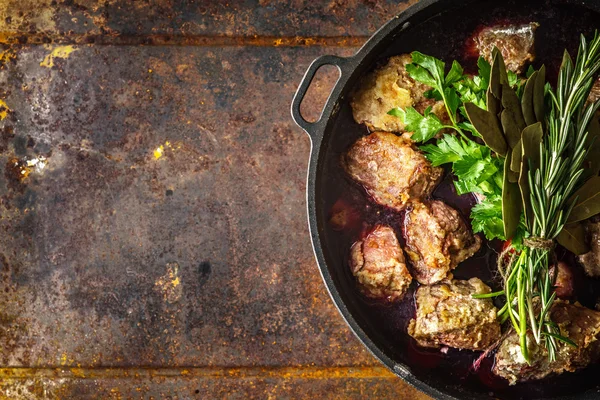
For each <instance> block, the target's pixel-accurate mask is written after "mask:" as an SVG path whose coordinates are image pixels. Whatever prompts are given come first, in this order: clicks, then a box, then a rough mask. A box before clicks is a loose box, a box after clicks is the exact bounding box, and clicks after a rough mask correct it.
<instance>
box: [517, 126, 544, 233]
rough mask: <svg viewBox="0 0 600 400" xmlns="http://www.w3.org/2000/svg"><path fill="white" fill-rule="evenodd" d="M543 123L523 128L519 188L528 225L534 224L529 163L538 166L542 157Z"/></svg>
mask: <svg viewBox="0 0 600 400" xmlns="http://www.w3.org/2000/svg"><path fill="white" fill-rule="evenodd" d="M542 135H543V131H542V124H541V123H540V122H536V123H535V124H533V125H530V126H528V127H527V128H525V129H523V133H522V134H521V173H520V175H519V189H520V190H521V201H522V204H523V211H524V213H525V221H527V226H531V225H532V224H533V210H532V208H531V188H530V187H529V164H530V162H531V165H532V167H534V168H537V167H538V166H539V158H540V143H541V142H542Z"/></svg>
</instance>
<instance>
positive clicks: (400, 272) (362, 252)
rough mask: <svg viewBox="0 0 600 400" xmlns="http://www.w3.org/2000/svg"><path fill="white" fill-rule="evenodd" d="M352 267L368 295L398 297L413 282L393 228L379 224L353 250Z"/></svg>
mask: <svg viewBox="0 0 600 400" xmlns="http://www.w3.org/2000/svg"><path fill="white" fill-rule="evenodd" d="M350 268H351V269H352V274H354V276H355V277H356V279H357V280H358V285H359V288H360V291H361V292H362V293H363V294H364V295H365V296H367V297H371V298H377V299H386V300H388V301H394V300H399V299H400V298H402V296H404V293H406V290H407V289H408V287H409V286H410V283H411V282H412V276H410V273H409V272H408V269H407V268H406V264H405V261H404V254H403V253H402V249H401V248H400V243H398V238H396V234H395V233H394V230H393V229H392V228H390V227H389V226H384V225H378V226H377V227H376V228H375V229H374V230H373V231H372V232H371V233H369V234H368V235H367V237H365V238H364V239H363V240H360V241H358V242H356V243H354V245H353V246H352V249H351V250H350Z"/></svg>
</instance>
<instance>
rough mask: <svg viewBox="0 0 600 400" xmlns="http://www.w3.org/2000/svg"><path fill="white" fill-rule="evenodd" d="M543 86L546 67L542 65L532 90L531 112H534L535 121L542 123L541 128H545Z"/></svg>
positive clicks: (544, 84)
mask: <svg viewBox="0 0 600 400" xmlns="http://www.w3.org/2000/svg"><path fill="white" fill-rule="evenodd" d="M544 86H546V67H545V66H544V65H542V68H540V69H539V71H538V74H537V76H536V79H535V86H534V88H533V111H534V112H535V119H536V120H537V121H538V122H541V123H542V127H543V128H545V126H546V114H545V100H544V94H545V92H544Z"/></svg>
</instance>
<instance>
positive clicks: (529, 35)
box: [475, 22, 539, 73]
mask: <svg viewBox="0 0 600 400" xmlns="http://www.w3.org/2000/svg"><path fill="white" fill-rule="evenodd" d="M538 26H539V24H537V23H535V22H532V23H529V24H524V25H499V26H492V27H488V28H485V29H483V30H482V31H481V32H480V33H479V35H477V36H476V37H475V45H476V47H477V50H479V55H480V56H482V57H483V58H485V59H486V60H488V61H489V62H490V63H491V62H492V50H493V49H494V47H497V48H498V50H500V52H501V53H502V56H503V57H504V63H505V64H506V68H508V69H509V70H511V71H514V72H517V73H520V72H523V71H524V67H525V65H527V64H528V63H530V62H531V61H533V60H534V58H535V53H534V38H535V30H536V29H537V27H538Z"/></svg>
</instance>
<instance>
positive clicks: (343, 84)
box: [291, 0, 600, 399]
mask: <svg viewBox="0 0 600 400" xmlns="http://www.w3.org/2000/svg"><path fill="white" fill-rule="evenodd" d="M599 12H600V1H574V0H572V1H514V0H511V1H508V2H500V1H453V0H422V1H420V2H419V3H418V4H416V5H414V6H412V7H410V8H409V9H408V10H406V11H405V12H403V13H401V14H399V15H397V16H396V17H394V18H393V19H392V20H391V21H390V22H388V23H387V24H386V25H385V26H383V27H382V28H381V29H380V30H379V31H377V32H376V33H375V34H374V35H373V36H372V37H371V39H370V40H369V41H368V42H367V43H366V44H365V45H364V46H363V47H362V48H361V49H360V51H359V52H358V53H357V54H356V55H354V56H352V57H348V58H341V57H335V56H323V57H319V58H317V59H316V60H315V61H314V62H313V63H312V64H311V65H310V67H309V68H308V70H307V72H306V74H305V76H304V78H303V79H302V82H301V84H300V86H299V87H298V90H297V93H296V95H295V97H294V100H293V102H292V108H291V112H292V117H293V119H294V121H295V122H296V123H297V124H298V125H299V126H300V127H301V128H303V129H304V130H305V131H306V132H307V133H308V135H309V136H310V138H311V142H312V148H311V156H310V164H309V170H308V186H307V200H308V217H309V224H310V231H311V236H312V242H313V247H314V251H315V255H316V258H317V261H318V264H319V268H320V271H321V274H322V277H323V280H324V282H325V284H326V286H327V289H328V290H329V293H330V295H331V298H332V299H333V301H334V303H335V304H336V306H337V307H338V309H339V311H340V313H341V314H342V316H343V317H344V319H345V320H346V322H347V323H348V325H349V326H350V328H351V329H352V331H353V332H354V333H355V334H356V336H357V337H358V338H359V339H360V340H361V341H362V343H363V344H364V345H365V346H366V347H367V348H368V349H369V350H370V351H371V352H372V353H373V354H374V355H375V356H376V357H377V358H378V359H379V360H381V362H383V363H384V364H385V365H386V366H387V367H389V368H390V369H391V370H392V371H393V372H394V373H396V374H397V375H398V376H399V377H401V378H403V379H404V380H406V381H407V382H409V383H410V384H412V385H414V386H415V387H417V388H418V389H420V390H422V391H423V392H425V393H427V394H429V395H430V396H433V397H435V398H439V399H456V398H460V399H471V398H486V399H489V398H501V399H518V398H523V399H535V398H540V399H541V398H543V399H550V398H564V399H598V398H600V379H598V376H600V369H599V368H598V366H591V367H588V368H586V369H585V370H583V371H581V372H578V373H574V374H563V375H562V376H558V377H553V378H551V379H546V380H543V381H540V382H533V383H528V384H520V385H516V386H512V387H509V386H508V385H507V384H506V382H504V381H502V380H501V379H499V378H496V377H494V376H493V374H491V372H490V367H491V363H492V362H493V358H488V359H486V360H484V363H483V365H482V367H481V368H480V369H479V371H478V372H475V371H473V370H472V368H470V366H471V365H472V362H473V360H474V359H475V358H476V356H477V354H475V353H472V352H468V351H463V352H460V351H455V350H450V352H449V354H448V355H447V356H444V355H441V354H440V353H439V352H431V351H426V350H423V349H419V348H418V347H416V346H415V345H414V343H413V342H412V339H410V338H408V337H407V335H406V333H405V332H406V323H407V321H408V319H409V318H410V313H411V311H410V307H409V308H408V311H406V309H407V307H404V308H403V307H399V306H386V305H382V304H374V303H369V302H368V301H365V299H363V298H362V297H361V296H360V295H359V294H358V292H357V290H356V287H355V282H354V280H353V278H352V276H351V275H350V273H349V268H348V266H347V253H348V250H349V248H350V246H351V244H352V241H353V240H356V237H353V236H352V235H349V234H344V233H340V232H336V231H334V230H332V228H331V226H330V224H328V217H329V213H330V210H331V208H332V207H333V205H334V203H335V202H336V201H338V200H339V198H340V197H341V198H342V200H343V201H345V202H346V203H349V204H353V205H354V206H356V208H357V209H368V210H370V211H368V212H367V216H366V217H364V218H366V219H367V220H368V219H369V218H372V216H373V215H377V216H378V218H388V219H390V221H392V220H393V218H394V217H393V216H392V215H390V216H386V215H385V213H386V211H385V210H383V209H378V208H377V207H376V206H373V205H372V204H369V203H368V201H366V198H365V196H364V193H362V191H361V189H360V188H357V187H356V186H354V185H353V184H352V183H351V182H349V180H348V179H347V177H345V176H344V174H343V172H342V171H341V169H340V167H339V157H340V154H341V153H342V152H343V151H345V150H346V149H347V148H348V146H349V145H350V144H351V143H353V142H354V141H355V140H356V139H357V138H358V137H360V136H361V135H364V134H366V133H367V131H366V129H365V128H364V127H361V126H359V125H358V124H356V123H355V122H354V121H353V119H352V113H351V110H350V106H349V104H348V98H349V95H350V93H351V92H352V90H353V89H354V88H355V87H356V85H357V83H358V82H359V80H360V78H361V77H362V76H363V75H364V74H365V73H366V72H368V71H369V70H372V69H373V68H374V67H375V66H376V65H377V64H378V63H380V62H381V61H382V60H385V59H386V58H388V57H389V56H391V55H395V54H401V53H407V52H410V51H413V50H419V51H421V52H423V53H426V54H431V55H433V56H436V57H439V58H442V59H444V60H446V61H450V60H452V59H458V60H460V61H461V63H462V64H463V65H464V66H467V67H469V65H470V66H471V67H472V66H473V65H474V62H475V60H474V59H470V58H469V56H468V47H469V46H468V44H469V43H470V41H469V38H470V36H471V35H472V34H473V33H474V32H475V31H476V30H477V29H480V28H481V27H483V26H485V25H491V24H493V23H498V22H504V23H506V22H529V21H537V22H539V23H540V24H541V26H540V28H539V29H538V32H537V34H536V51H537V53H538V60H540V59H543V60H544V61H545V62H546V65H547V67H549V71H550V75H552V71H554V73H556V71H557V69H558V62H559V60H560V57H561V54H562V51H563V49H565V48H568V49H570V51H572V52H574V51H575V50H576V46H577V40H578V35H579V33H584V34H589V33H590V32H592V31H593V30H594V29H596V28H598V27H600V26H599V25H600V19H599V18H600V15H599ZM324 65H334V66H336V67H337V68H338V69H339V71H340V78H339V80H338V81H337V83H336V85H335V87H334V88H333V90H332V92H331V95H330V97H329V99H328V101H327V104H326V105H325V107H324V109H323V112H322V115H321V117H320V119H319V120H318V121H317V122H314V123H309V122H307V121H306V120H305V119H304V118H303V117H302V115H301V113H300V103H301V102H302V99H303V98H304V95H305V94H306V91H307V89H308V87H309V86H310V84H311V81H312V79H313V77H314V75H315V73H316V71H317V70H318V69H319V68H320V67H322V66H324ZM537 66H538V67H539V64H538V65H537ZM442 186H443V185H442ZM441 190H442V191H443V190H444V189H443V188H442V189H441ZM435 195H436V194H435V193H434V196H435ZM440 196H442V197H443V193H441V194H440ZM453 201H454V202H455V204H452V205H454V206H455V207H458V208H459V209H460V208H461V207H463V208H464V204H461V200H460V199H454V200H453ZM367 222H368V221H367ZM487 247H491V245H488V246H487ZM488 250H489V249H488ZM489 256H490V251H487V252H486V250H483V252H482V254H479V255H478V256H476V257H475V258H474V260H475V262H478V263H480V264H481V265H484V264H486V263H487V262H488V261H489V260H488V258H489ZM456 271H457V273H456V274H455V276H456V275H458V277H460V267H459V269H457V270H456ZM409 300H410V299H409ZM588 306H591V307H593V304H590V305H588ZM403 310H404V311H403ZM407 313H408V314H407Z"/></svg>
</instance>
